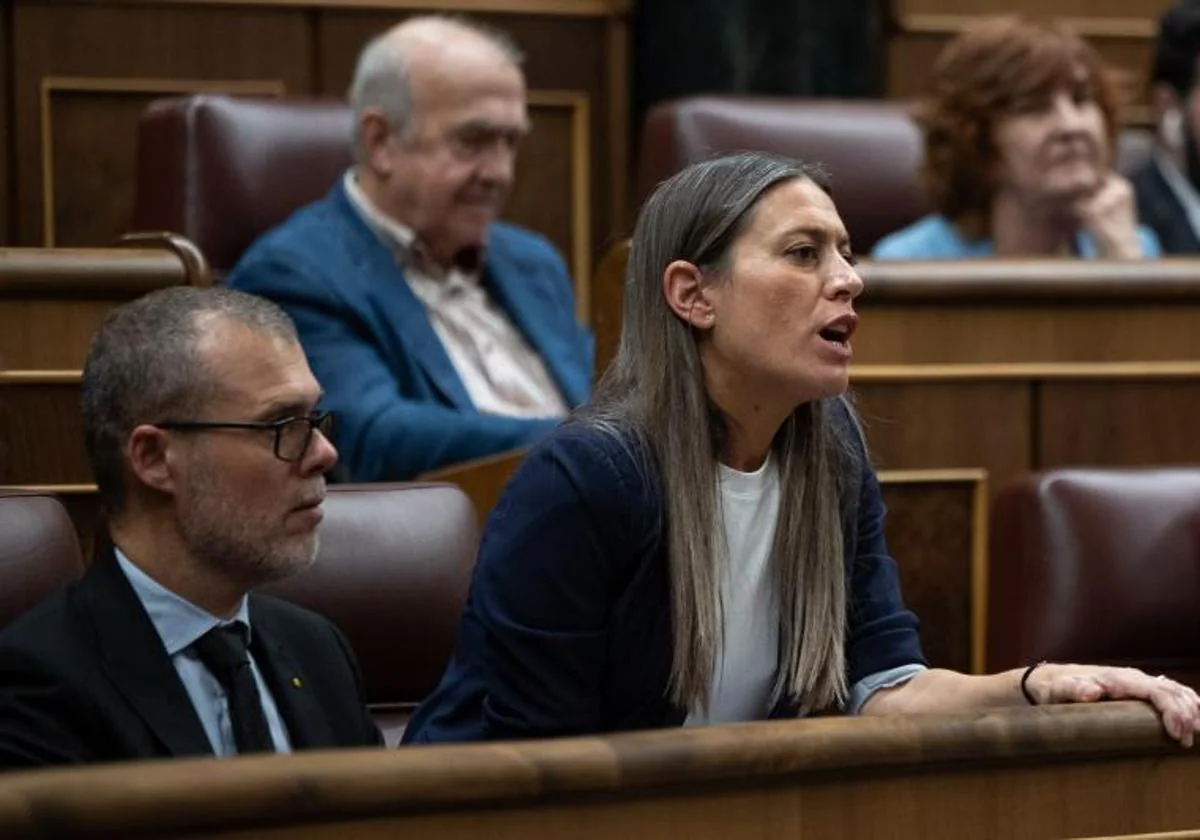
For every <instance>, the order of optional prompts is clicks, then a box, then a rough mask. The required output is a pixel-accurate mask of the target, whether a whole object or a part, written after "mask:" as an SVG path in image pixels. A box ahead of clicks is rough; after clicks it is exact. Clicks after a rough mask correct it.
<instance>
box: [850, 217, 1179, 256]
mask: <svg viewBox="0 0 1200 840" xmlns="http://www.w3.org/2000/svg"><path fill="white" fill-rule="evenodd" d="M1137 237H1138V242H1139V243H1140V244H1141V246H1142V257H1144V258H1146V259H1154V258H1157V257H1161V256H1162V246H1161V245H1160V244H1159V242H1158V237H1157V236H1155V234H1154V231H1152V230H1150V228H1148V227H1146V226H1144V225H1138V228H1137ZM1075 250H1076V251H1077V252H1078V254H1079V256H1080V257H1083V258H1084V259H1095V258H1096V243H1095V242H1093V241H1092V238H1091V237H1090V236H1088V235H1087V234H1086V233H1083V232H1082V231H1081V232H1080V233H1078V234H1076V236H1075ZM995 255H996V251H995V248H994V247H993V245H992V240H990V239H967V238H965V237H964V236H963V235H962V232H961V231H960V230H959V229H958V226H957V225H955V224H954V223H953V222H951V221H950V220H949V219H947V218H946V217H945V216H939V215H936V214H933V215H929V216H926V217H925V218H923V219H921V220H920V221H917V222H914V223H913V224H911V225H909V226H908V227H906V228H904V229H903V230H898V231H896V232H895V233H892V234H889V235H888V236H885V237H884V238H883V239H881V240H879V242H878V243H877V244H876V245H875V247H874V248H872V249H871V259H873V260H968V259H984V258H987V257H994V256H995Z"/></svg>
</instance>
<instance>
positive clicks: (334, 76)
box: [317, 10, 628, 268]
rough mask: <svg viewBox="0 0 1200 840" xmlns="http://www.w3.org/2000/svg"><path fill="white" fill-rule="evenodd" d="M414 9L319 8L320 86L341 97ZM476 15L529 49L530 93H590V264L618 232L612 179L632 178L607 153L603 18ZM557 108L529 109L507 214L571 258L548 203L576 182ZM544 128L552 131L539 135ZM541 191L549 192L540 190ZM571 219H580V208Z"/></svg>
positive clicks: (556, 202) (558, 201)
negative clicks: (375, 46) (372, 46)
mask: <svg viewBox="0 0 1200 840" xmlns="http://www.w3.org/2000/svg"><path fill="white" fill-rule="evenodd" d="M410 14H412V12H410V11H408V10H405V11H403V12H401V11H397V12H395V13H390V14H387V13H381V12H378V11H371V12H368V11H334V10H329V11H323V12H321V13H320V14H319V17H318V30H317V32H318V43H319V50H320V55H321V69H320V73H321V75H320V79H319V81H318V85H319V90H320V92H321V93H323V94H326V95H329V96H341V95H343V94H344V93H345V90H346V87H347V85H348V84H349V83H350V78H351V76H352V75H353V72H354V62H355V59H356V57H357V55H358V52H359V50H360V49H362V46H363V44H365V43H366V42H367V40H368V39H370V38H371V37H372V36H374V35H376V34H378V33H379V32H381V31H383V30H384V29H386V28H388V27H389V26H391V25H393V24H395V23H397V22H399V21H400V20H403V19H404V18H406V17H408V16H410ZM474 17H476V18H478V19H479V20H481V21H483V22H485V23H488V24H490V25H492V26H495V27H497V28H499V29H502V30H504V31H505V32H507V33H508V34H509V35H511V36H512V38H513V39H514V40H515V41H516V42H517V44H518V46H520V48H521V49H522V50H523V51H524V52H525V55H526V60H525V74H526V79H527V82H528V85H529V88H530V90H531V91H572V92H579V93H583V94H586V96H587V98H588V103H589V114H588V128H589V140H590V142H589V144H588V145H589V148H590V149H591V150H592V153H591V154H590V159H591V160H590V172H589V175H590V179H589V181H590V184H591V189H590V197H589V198H590V200H589V202H588V214H589V219H588V226H589V231H590V237H589V238H590V243H589V244H590V246H591V255H590V262H589V264H595V262H596V260H598V259H599V256H600V253H601V250H602V249H603V247H604V246H605V244H606V242H607V241H608V239H609V238H610V234H611V232H612V225H613V212H612V204H613V192H612V191H613V189H614V187H613V183H614V181H615V180H616V177H622V178H627V177H628V174H627V173H619V175H618V176H614V174H613V173H610V172H609V167H610V165H611V160H613V159H615V158H613V157H612V156H611V155H610V154H609V153H608V150H609V148H610V144H611V143H612V142H613V138H612V137H611V135H610V132H609V121H608V120H606V119H605V118H604V117H605V115H607V114H608V107H609V96H608V89H607V86H608V84H609V79H608V73H607V71H606V54H607V53H606V49H607V39H608V35H607V31H606V28H605V22H604V20H603V19H599V18H597V19H587V18H566V17H563V18H556V17H548V16H540V15H539V16H516V15H498V14H479V15H475V16H474ZM531 104H532V103H531ZM551 110H552V109H550V108H548V107H546V106H535V107H531V117H533V119H534V132H535V134H534V136H531V137H530V138H528V140H527V141H526V145H525V147H524V148H523V149H522V152H521V157H520V159H519V162H518V180H517V184H516V187H515V190H514V193H513V196H512V198H511V199H510V201H509V206H508V209H507V211H506V213H505V216H506V218H508V219H510V220H511V221H514V222H516V223H518V224H522V225H526V226H528V227H530V228H532V229H534V230H537V231H539V232H542V233H545V234H547V235H549V236H551V238H552V240H553V241H554V242H555V244H556V245H558V246H559V248H561V249H562V250H563V252H564V255H565V256H566V257H567V259H568V262H569V264H570V260H571V240H570V239H569V238H566V239H564V238H562V237H564V236H565V233H566V231H565V227H566V224H565V220H564V219H562V218H558V219H555V218H551V217H552V215H553V211H552V210H551V209H550V208H549V207H546V206H545V205H547V204H550V205H552V206H553V207H562V206H566V204H565V202H566V201H567V199H566V198H565V197H566V196H568V195H569V191H570V180H569V179H568V180H566V181H563V180H561V179H563V178H564V177H565V176H566V173H567V171H568V170H567V169H566V162H567V161H568V160H569V157H570V149H569V148H563V142H564V139H565V134H564V128H565V126H564V125H563V124H562V120H563V116H562V114H561V113H560V114H559V115H557V116H555V115H552V113H551ZM538 134H545V135H547V136H545V137H539V136H536V135H538ZM539 170H540V171H539ZM538 189H541V190H544V191H545V190H548V192H538V191H537V190H538ZM548 197H550V200H549V201H547V198H548ZM567 218H568V219H572V218H574V214H573V213H572V214H571V215H570V216H568V217H567ZM572 268H574V266H572Z"/></svg>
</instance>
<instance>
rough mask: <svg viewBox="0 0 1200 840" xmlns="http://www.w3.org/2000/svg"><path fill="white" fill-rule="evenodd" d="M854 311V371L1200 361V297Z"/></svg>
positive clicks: (869, 305) (929, 304)
mask: <svg viewBox="0 0 1200 840" xmlns="http://www.w3.org/2000/svg"><path fill="white" fill-rule="evenodd" d="M857 308H858V310H859V313H860V316H861V319H862V320H861V324H860V328H859V332H857V333H856V334H855V336H854V341H853V344H854V361H855V364H856V365H877V364H880V365H929V364H946V365H953V364H962V365H968V364H1003V365H1018V364H1027V363H1046V364H1054V363H1065V364H1073V363H1085V362H1137V361H1146V362H1157V361H1176V360H1195V361H1200V329H1197V324H1200V297H1197V298H1196V299H1195V300H1193V301H1191V302H1185V301H1174V302H1164V303H1161V304H1153V303H1143V302H1135V303H1129V302H1124V301H1114V302H1111V303H1106V302H1102V301H1101V302H1096V301H1092V302H1076V303H1063V302H1054V301H1051V302H1048V303H1035V304H1026V305H1006V304H1004V303H1002V302H999V301H992V302H986V301H978V302H976V303H974V304H973V305H954V304H939V303H935V302H918V303H913V304H908V305H903V304H897V305H879V304H873V303H872V302H870V301H868V302H866V303H864V304H863V305H862V306H859V307H857ZM1148 336H1153V339H1152V340H1148Z"/></svg>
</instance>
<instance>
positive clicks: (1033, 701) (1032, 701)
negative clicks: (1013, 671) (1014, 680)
mask: <svg viewBox="0 0 1200 840" xmlns="http://www.w3.org/2000/svg"><path fill="white" fill-rule="evenodd" d="M1045 664H1046V662H1045V660H1043V661H1041V662H1034V663H1033V664H1032V665H1030V666H1029V667H1028V668H1026V669H1025V673H1024V674H1022V675H1021V693H1022V694H1024V695H1025V699H1026V700H1028V701H1029V705H1030V706H1036V705H1037V704H1038V701H1037V699H1036V698H1035V697H1034V696H1033V694H1032V693H1030V691H1029V686H1028V684H1027V683H1028V682H1029V675H1030V674H1032V673H1033V671H1034V669H1035V668H1037V667H1038V666H1039V665H1045Z"/></svg>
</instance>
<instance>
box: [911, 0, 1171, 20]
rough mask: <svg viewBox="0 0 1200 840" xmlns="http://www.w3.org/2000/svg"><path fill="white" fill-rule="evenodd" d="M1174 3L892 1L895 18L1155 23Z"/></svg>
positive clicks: (1136, 0) (1119, 0)
mask: <svg viewBox="0 0 1200 840" xmlns="http://www.w3.org/2000/svg"><path fill="white" fill-rule="evenodd" d="M1172 2H1173V0H1049V2H1047V0H892V10H893V14H894V16H896V17H899V18H903V17H904V16H906V15H913V14H919V15H930V14H933V15H987V14H1005V13H1012V12H1025V13H1028V14H1035V15H1056V16H1060V17H1072V18H1126V19H1137V18H1142V19H1156V18H1157V17H1158V16H1159V15H1160V14H1162V12H1163V11H1164V10H1165V9H1166V8H1167V7H1168V6H1170V5H1171V4H1172Z"/></svg>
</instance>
